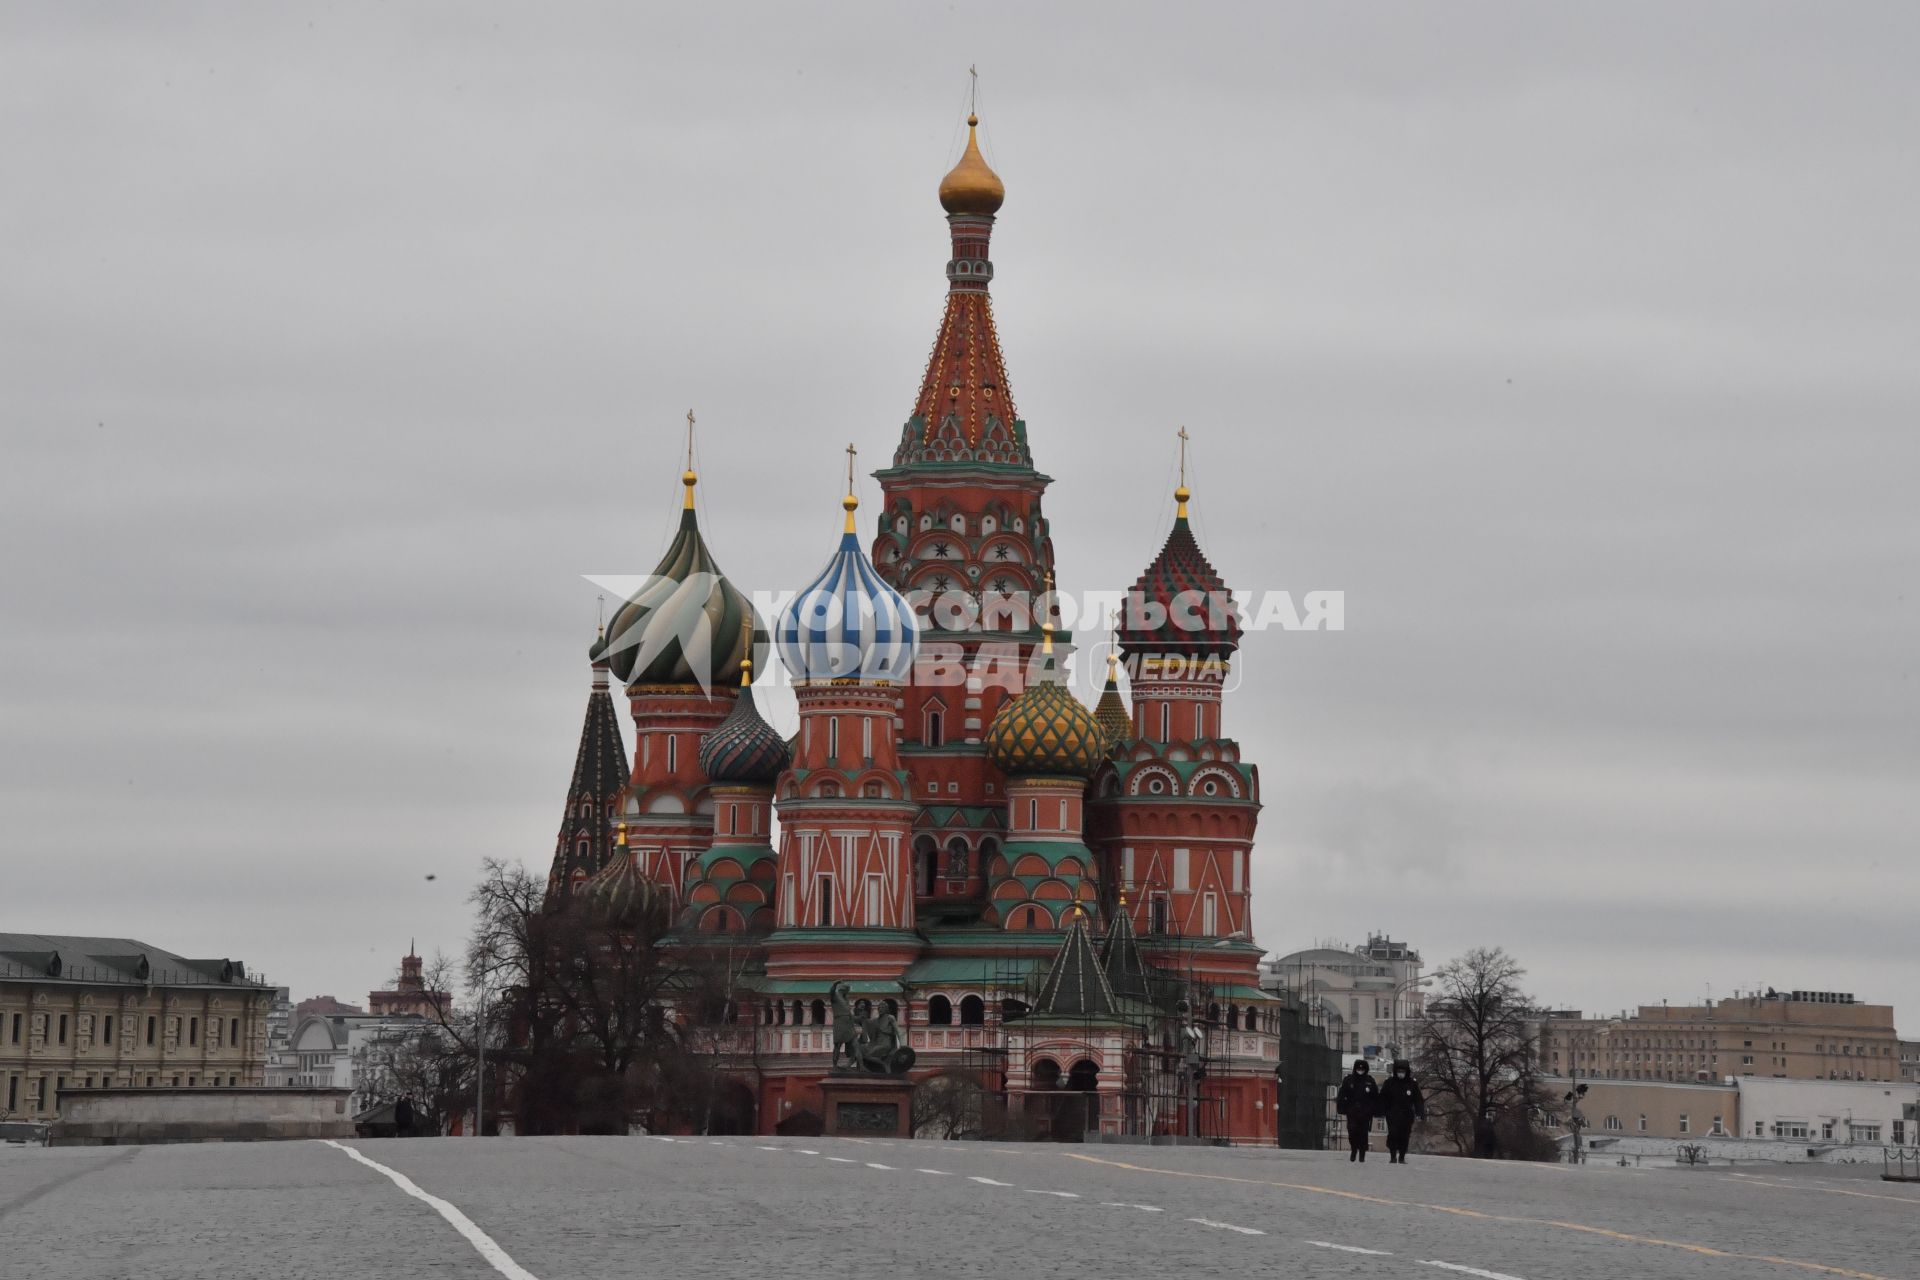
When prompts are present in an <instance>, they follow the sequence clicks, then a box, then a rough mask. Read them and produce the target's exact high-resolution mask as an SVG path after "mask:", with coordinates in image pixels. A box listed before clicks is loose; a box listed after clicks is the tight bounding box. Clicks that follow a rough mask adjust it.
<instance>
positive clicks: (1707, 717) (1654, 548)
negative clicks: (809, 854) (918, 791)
mask: <svg viewBox="0 0 1920 1280" xmlns="http://www.w3.org/2000/svg"><path fill="white" fill-rule="evenodd" d="M1916 47H1920V14H1917V13H1916V10H1915V9H1914V8H1913V7H1912V6H1910V5H1884V6H1881V5H1867V4H1861V5H1847V6H1819V5H1810V4H1809V5H1799V6H1773V5H1764V4H1752V3H1740V4H1725V5H1710V4H1692V5H1672V4H1666V3H1661V4H1649V5H1635V4H1623V3H1610V4H1606V5H1599V4H1593V5H1588V6H1585V7H1584V8H1582V9H1579V10H1577V11H1576V10H1575V9H1573V7H1571V6H1565V5H1554V6H1545V5H1532V4H1511V5H1447V6H1434V5H1418V6H1411V7H1408V8H1404V9H1395V8H1392V7H1387V6H1368V7H1366V8H1365V9H1364V11H1363V10H1360V9H1356V8H1354V7H1352V6H1314V7H1306V6H1293V5H1278V4H1261V5H1249V6H1245V7H1227V6H1211V7H1200V6H1177V7H1176V6H1172V5H1166V6H1159V7H1154V8H1148V7H1144V6H1128V7H1118V6H1113V5H1099V6H1088V7H1085V8H1070V7H1067V6H1065V5H1052V6H1031V5H1029V6H1007V7H1001V6H995V5H987V4H968V5H955V6H950V7H945V8H932V7H924V6H906V5H892V4H876V5H870V6H851V5H849V6H842V7H835V8H814V9H802V8H800V7H797V6H784V5H783V6H774V7H767V8H754V7H748V6H738V5H735V6H725V7H722V6H695V5H674V6H660V7H657V8H653V9H646V8H642V7H639V6H633V5H622V6H614V7H608V8H589V7H585V6H566V7H564V8H560V7H554V6H539V7H534V6H525V7H489V6H482V5H458V6H456V5H413V6H371V5H369V6H349V5H327V6H319V5H306V6H282V7H273V8H271V9H266V8H261V7H255V6H226V7H208V8H192V7H182V6H168V7H165V8H161V7H157V6H144V5H142V6H135V5H123V6H101V5H81V4H61V5H52V4H48V5H28V4H17V3H16V4H10V5H7V6H6V7H5V8H4V9H0V155H4V156H5V157H6V160H5V165H4V178H3V179H0V234H3V235H4V240H5V244H6V248H7V253H6V258H7V266H6V269H5V272H4V283H0V431H3V432H4V438H3V444H4V453H3V454H0V545H3V546H4V560H3V561H0V592H3V593H4V594H3V598H4V602H5V603H4V615H0V713H3V715H4V720H0V857H3V858H4V866H0V927H5V928H13V929H32V930H38V931H46V932H75V933H103V934H117V933H126V934H134V935H139V936H142V937H145V938H147V939H150V940H151V941H153V942H154V943H157V944H159V945H163V946H167V947H171V948H174V949H177V950H181V951H184V952H188V953H192V954H228V955H235V956H239V957H241V958H243V959H245V960H247V961H249V962H250V963H253V964H255V965H257V966H259V967H261V968H263V969H264V970H266V972H267V973H268V975H269V976H270V977H272V978H274V979H275V980H278V981H282V982H288V983H291V984H292V985H293V987H294V989H295V991H296V993H297V994H298V995H302V996H304V995H308V994H313V993H315V992H321V991H326V992H332V993H333V994H335V995H338V996H341V997H343V998H351V999H357V998H361V997H363V996H364V993H365V992H366V990H367V989H368V988H369V987H370V986H373V985H376V984H378V983H380V982H382V981H383V980H384V979H385V978H386V977H387V976H388V975H389V974H390V973H391V971H392V968H393V965H394V962H395V959H396V958H397V957H398V956H399V954H400V953H401V952H402V951H403V950H404V948H405V945H406V942H407V940H408V938H409V937H410V936H417V937H418V938H419V940H420V944H421V948H422V950H423V951H431V950H432V949H434V948H444V949H446V950H448V951H450V952H451V951H455V950H457V949H458V947H459V945H460V943H461V941H462V939H463V937H464V933H465V929H466V925H467V909H466V906H465V904H464V902H463V896H464V893H465V891H466V888H467V887H468V885H469V884H470V883H471V880H472V878H473V875H474V872H475V869H476V867H477V865H478V863H479V861H480V859H481V858H483V857H486V856H490V855H491V856H504V857H521V858H525V859H527V860H528V861H529V862H531V863H533V864H535V865H537V866H542V867H543V866H544V865H545V863H546V860H547V859H548V857H549V855H550V853H551V849H552V844H553V838H554V832H555V829H556V825H557V822H558V819H559V813H560V806H561V801H562V798H563V795H564V790H565V787H566V782H567V775H568V772H569V769H570V767H571V763H572V753H573V748H574V743H575V740H576V736H577V733H578V729H579V721H580V714H581V708H582V705H583V702H584V695H585V692H586V684H587V671H586V667H585V661H584V654H585V648H586V645H587V643H588V641H589V640H590V639H591V636H592V629H593V618H594V600H593V595H594V591H593V588H592V587H591V586H589V585H588V584H586V583H585V582H584V581H583V580H582V578H581V576H580V575H582V574H583V573H589V572H598V573H606V572H630V573H635V572H644V571H645V570H646V569H647V568H648V567H650V566H651V565H652V563H653V562H654V560H655V558H656V557H657V556H658V554H659V551H660V549H661V547H662V546H663V544H664V541H665V538H666V536H667V530H668V528H669V525H670V524H671V521H672V520H673V517H674V510H673V508H674V503H675V500H676V493H677V489H678V484H677V473H678V471H679V468H680V464H679V459H678V453H679V448H680V439H681V432H682V430H683V422H682V415H683V414H684V413H685V411H686V409H687V408H688V406H689V405H692V406H695V407H697V408H698V410H699V412H700V417H701V422H702V438H701V463H700V465H701V470H702V474H703V477H704V482H703V486H702V496H703V502H704V505H705V527H706V529H707V533H708V538H709V541H710V543H711V545H712V547H713V548H714V551H715V553H716V555H717V556H718V557H719V559H720V562H721V564H722V566H723V567H724V568H725V569H726V570H727V571H728V573H729V574H730V575H731V576H733V577H734V578H735V579H736V580H738V581H739V582H740V583H741V584H742V585H743V586H745V587H748V588H750V589H755V588H766V589H776V588H792V587H795V586H798V585H800V584H801V583H803V582H805V581H806V580H807V578H808V577H809V576H811V574H812V572H813V571H814V570H815V569H816V568H817V567H818V565H819V564H820V562H822V561H823V560H824V559H825V558H826V556H827V555H828V553H829V552H830V550H831V548H832V544H833V541H834V539H835V537H836V536H837V533H838V520H839V510H838V507H837V505H836V499H837V496H838V488H837V485H838V483H839V481H838V476H839V474H840V472H841V468H842V466H843V464H844V455H843V454H842V453H841V450H842V448H843V447H844V445H845V443H846V442H847V441H848V440H853V441H855V442H857V443H858V444H859V445H860V446H861V449H862V451H863V456H862V461H863V463H870V464H872V465H874V466H878V465H881V464H882V463H883V462H884V461H885V459H886V458H887V457H888V456H890V454H891V451H892V448H893V446H894V443H895V441H896V440H897V438H898V432H899V427H900V423H901V421H902V420H903V419H904V418H905V417H906V415H907V413H908V412H909V410H910V407H911V402H912V398H913V394H914V391H915V389H916V387H917V385H918V380H919V377H920V373H921V369H922V365H923V363H924V361H925V358H926V352H927V348H928V346H929V344H930V342H931V340H932V338H933V334H934V326H935V322H936V320H937V318H938V314H939V308H940V300H941V294H942V291H943V289H944V281H943V278H942V270H943V267H944V263H945V259H946V244H945V227H944V225H943V223H942V220H941V214H940V210H939V208H938V206H937V204H936V202H935V200H934V187H935V185H936V183H937V182H938V180H939V178H940V175H941V174H942V173H943V172H944V171H945V169H946V167H947V166H948V165H949V164H950V163H951V161H952V160H953V159H954V158H955V157H956V156H957V155H958V149H959V146H960V144H961V141H962V140H963V133H964V130H963V129H962V128H961V125H960V118H961V116H962V115H963V114H964V108H965V95H966V74H965V73H966V68H967V65H968V64H969V63H975V62H977V63H978V64H979V65H980V67H981V72H982V78H981V98H980V107H981V112H982V114H983V116H984V118H985V121H986V128H985V131H984V133H985V142H986V146H987V152H988V157H989V159H990V160H991V161H992V163H993V164H994V165H995V167H996V168H997V169H998V170H999V172H1000V173H1001V175H1002V176H1003V177H1004V178H1005V180H1006V183H1007V186H1008V192H1009V194H1008V198H1007V203H1006V207H1005V208H1004V209H1003V211H1002V214H1001V218H1000V225H999V228H998V231H997V233H996V236H995V245H994V248H995V253H994V257H995V260H996V266H997V268H998V275H997V278H996V281H995V286H994V292H995V294H996V298H997V311H998V315H999V319H1000V323H1001V331H1002V339H1003V342H1004V345H1005V348H1006V352H1007V359H1008V362H1009V368H1010V372H1011V376H1012V381H1013V386H1014V390H1015V391H1016V393H1017V396H1018V403H1019V406H1020V409H1021V412H1022V416H1023V417H1025V418H1026V420H1027V422H1028V424H1029V431H1030V434H1031V439H1032V441H1033V448H1034V453H1035V456H1036V459H1037V460H1038V463H1039V465H1040V466H1041V468H1042V469H1043V470H1045V471H1047V472H1049V473H1050V474H1052V475H1054V476H1055V477H1057V482H1056V484H1055V486H1054V488H1053V490H1052V491H1051V495H1050V497H1049V500H1048V501H1049V508H1050V514H1051V516H1052V518H1053V521H1054V530H1055V541H1056V547H1057V550H1058V554H1059V560H1060V565H1061V572H1062V581H1061V585H1062V588H1063V589H1064V590H1067V591H1078V590H1083V589H1087V588H1096V587H1100V588H1108V589H1117V588H1120V587H1123V586H1125V585H1126V584H1127V583H1128V582H1130V581H1131V580H1132V579H1133V577H1134V575H1135V574H1136V573H1138V571H1139V569H1140V568H1141V566H1142V565H1144V564H1145V562H1146V561H1147V560H1148V558H1150V557H1151V555H1152V554H1153V552H1154V551H1155V550H1156V549H1157V547H1158V543H1159V539H1160V537H1161V536H1162V534H1163V532H1164V529H1165V527H1166V523H1167V517H1168V514H1169V512H1168V507H1169V505H1170V503H1169V498H1168V493H1169V490H1170V489H1171V486H1172V479H1171V474H1170V471H1171V465H1172V459H1173V454H1172V439H1171V433H1172V431H1173V429H1174V427H1175V426H1176V425H1177V424H1179V423H1183V422H1184V423H1185V424H1187V426H1188V427H1189V428H1190V429H1191V431H1192V432H1193V434H1194V438H1195V450H1194V487H1195V490H1196V494H1197V497H1196V516H1197V517H1198V519H1199V520H1200V523H1201V531H1202V535H1203V541H1204V543H1205V545H1206V547H1207V549H1208V551H1209V552H1210V553H1211V555H1212V557H1213V559H1214V561H1215V563H1216V564H1217V565H1219V566H1220V568H1221V569H1222V571H1223V572H1224V573H1225V574H1226V576H1227V577H1228V579H1229V580H1230V581H1231V582H1233V583H1234V584H1235V585H1237V586H1241V587H1246V588H1285V589H1288V590H1291V591H1294V592H1302V591H1306V590H1312V589H1329V588H1330V589H1339V590H1344V591H1345V592H1346V593H1347V602H1348V603H1347V619H1348V627H1349V629H1348V630H1347V631H1346V632H1344V633H1340V634H1317V635H1315V634H1282V633H1279V632H1266V633H1262V634H1259V635H1256V636H1254V637H1252V639H1251V640H1250V641H1249V643H1248V645H1247V646H1246V649H1245V652H1244V657H1243V660H1242V662H1241V667H1242V670H1243V671H1244V675H1245V683H1244V685H1243V687H1242V690H1241V691H1240V692H1239V693H1238V694H1237V695H1236V696H1235V697H1234V699H1233V700H1232V702H1231V703H1230V704H1229V707H1228V711H1227V727H1228V730H1229V731H1230V732H1234V733H1236V734H1237V735H1238V736H1239V737H1240V738H1241V739H1242V741H1243V743H1244V745H1245V750H1246V753H1247V755H1248V757H1249V758H1251V759H1253V760H1255V761H1257V762H1258V763H1259V765H1260V767H1261V770H1262V779H1263V783H1264V787H1265V798H1266V801H1267V808H1266V810H1265V813H1264V814H1263V817H1262V822H1261V839H1260V843H1259V846H1258V849H1257V852H1256V868H1257V869H1256V873H1255V880H1254V883H1255V888H1256V893H1257V897H1256V923H1257V935H1258V940H1259V941H1260V942H1262V943H1263V944H1265V945H1267V946H1268V947H1270V948H1274V949H1277V950H1286V949H1291V948H1293V947H1295V946H1299V945H1304V944H1306V943H1308V942H1310V941H1312V940H1314V939H1316V938H1322V937H1329V936H1332V937H1340V938H1345V939H1349V940H1356V941H1357V940H1359V939H1360V938H1362V937H1363V936H1364V935H1365V933H1366V932H1367V931H1368V930H1369V929H1382V930H1390V931H1392V932H1393V933H1394V934H1395V935H1396V936H1398V937H1404V938H1406V939H1407V940H1408V941H1411V942H1413V943H1415V944H1416V945H1418V946H1419V947H1420V948H1421V949H1422V950H1423V951H1424V952H1425V954H1426V955H1427V957H1428V958H1429V960H1430V961H1435V962H1437V961H1439V960H1442V959H1445V958H1446V957H1448V956H1450V955H1452V954H1455V953H1457V952H1459V951H1460V950H1462V949H1464V948H1466V947H1468V946H1470V945H1474V944H1477V943H1501V944H1503V945H1505V946H1507V947H1508V948H1509V949H1510V950H1512V951H1514V952H1515V953H1517V954H1518V955H1519V956H1520V958H1521V959H1522V961H1523V962H1524V963H1525V964H1527V965H1528V966H1529V968H1530V969H1531V971H1532V975H1533V977H1532V981H1533V985H1534V988H1535V990H1536V991H1537V993H1538V994H1539V995H1541V996H1542V997H1543V998H1547V999H1551V1000H1553V1001H1555V1002H1559V1003H1565V1004H1571V1005H1578V1006H1582V1007H1585V1008H1588V1009H1596V1008H1599V1009H1616V1008H1619V1007H1620V1006H1623V1005H1629V1004H1632V1003H1635V1002H1640V1001H1647V1002H1657V1001H1659V1000H1660V999H1661V998H1662V997H1670V998H1673V999H1675V1000H1681V999H1687V998H1692V997H1697V996H1700V995H1702V994H1705V993H1707V992H1709V991H1711V992H1712V993H1713V994H1715V995H1724V994H1728V993H1730V992H1731V991H1732V989H1733V988H1735V987H1736V986H1752V985H1766V984H1772V985H1776V986H1780V987H1811V988H1823V989H1841V990H1850V991H1855V992H1858V993H1859V994H1860V995H1862V996H1863V997H1867V998H1871V999H1874V1000H1878V1001H1892V1002H1895V1003H1897V1004H1899V1005H1901V1006H1903V1008H1902V1017H1903V1018H1904V1020H1905V1022H1906V1024H1907V1030H1908V1031H1909V1032H1910V1033H1911V1032H1913V1031H1914V1030H1916V1024H1917V1023H1920V1018H1916V1016H1915V1014H1916V1011H1917V1010H1920V989H1917V987H1920V951H1916V950H1915V948H1914V947H1913V946H1912V937H1913V927H1914V921H1915V918H1916V911H1917V910H1920V868H1917V867H1916V858H1915V853H1916V834H1915V833H1916V831H1920V786H1917V785H1916V778H1920V679H1916V676H1915V667H1916V659H1915V654H1916V652H1920V581H1916V573H1915V570H1916V567H1917V562H1920V527H1917V521H1916V515H1915V508H1916V506H1917V505H1920V504H1917V503H1916V500H1915V492H1914V490H1915V479H1916V475H1917V474H1920V439H1917V437H1916V421H1917V420H1920V370H1917V369H1916V358H1915V352H1916V351H1920V318H1917V317H1916V297H1917V296H1920V243H1917V241H1920V233H1917V232H1916V227H1920V218H1916V216H1915V212H1914V211H1915V208H1916V196H1917V195H1920V174H1917V173H1916V160H1917V159H1920V156H1917V153H1916V145H1917V144H1916V138H1917V137H1920V134H1916V131H1915V121H1916V120H1920V80H1916V77H1915V76H1914V74H1913V62H1912V58H1913V51H1914V49H1915V48H1916ZM864 492H865V493H866V494H867V496H868V497H869V499H871V498H872V497H873V496H874V494H875V492H876V490H875V489H874V487H873V486H872V485H871V483H870V482H869V483H867V484H866V486H865V488H864ZM781 710H782V711H783V712H784V713H785V714H786V716H787V717H788V720H787V723H791V719H790V716H791V712H790V710H787V709H785V708H782V709H781ZM429 873H433V874H435V875H437V876H438V879H436V880H434V881H432V882H429V881H427V880H426V879H425V876H426V875H427V874H429Z"/></svg>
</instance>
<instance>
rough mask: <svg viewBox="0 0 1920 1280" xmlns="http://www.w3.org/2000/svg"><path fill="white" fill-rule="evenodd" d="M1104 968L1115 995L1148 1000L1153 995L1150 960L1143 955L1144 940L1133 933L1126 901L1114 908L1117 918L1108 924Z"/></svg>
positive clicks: (1102, 958) (1102, 955)
mask: <svg viewBox="0 0 1920 1280" xmlns="http://www.w3.org/2000/svg"><path fill="white" fill-rule="evenodd" d="M1100 969H1101V972H1103V973H1105V974H1106V975H1107V985H1108V986H1110V987H1112V988H1113V993H1114V994H1115V995H1117V996H1125V997H1127V998H1129V999H1133V1000H1145V999H1147V997H1148V995H1149V994H1150V993H1149V991H1148V987H1147V961H1146V957H1144V956H1142V955H1141V954H1140V939H1139V937H1138V936H1137V935H1136V934H1135V933H1134V931H1133V916H1132V914H1131V913H1130V912H1128V910H1127V904H1126V903H1125V902H1122V903H1121V904H1120V905H1119V906H1117V907H1115V908H1114V911H1113V918H1112V919H1111V920H1109V921H1108V922H1107V936H1106V937H1105V938H1103V939H1101V941H1100Z"/></svg>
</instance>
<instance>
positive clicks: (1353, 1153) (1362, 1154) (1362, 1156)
mask: <svg viewBox="0 0 1920 1280" xmlns="http://www.w3.org/2000/svg"><path fill="white" fill-rule="evenodd" d="M1379 1102H1380V1086H1379V1085H1378V1084H1375V1083H1374V1079H1373V1074H1372V1071H1371V1069H1370V1068H1369V1067H1368V1066H1367V1060H1366V1059H1365V1058H1355V1059H1354V1060H1353V1071H1352V1073H1351V1074H1350V1075H1348V1076H1347V1078H1346V1079H1345V1080H1342V1081H1341V1082H1340V1092H1339V1093H1338V1094H1336V1095H1335V1096H1334V1100H1333V1108H1334V1110H1335V1111H1338V1112H1339V1113H1340V1114H1341V1115H1343V1116H1345V1117H1346V1118H1347V1160H1348V1162H1349V1163H1351V1162H1353V1161H1355V1160H1359V1161H1365V1160H1366V1158H1367V1135H1368V1131H1369V1130H1371V1129H1372V1128H1373V1117H1374V1114H1375V1112H1376V1111H1378V1109H1379Z"/></svg>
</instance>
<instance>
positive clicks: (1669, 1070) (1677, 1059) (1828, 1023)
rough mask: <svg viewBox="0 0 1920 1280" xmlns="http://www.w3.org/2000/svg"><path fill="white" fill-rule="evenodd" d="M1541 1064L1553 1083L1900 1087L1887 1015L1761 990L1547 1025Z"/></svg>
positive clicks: (1813, 996) (1849, 1003)
mask: <svg viewBox="0 0 1920 1280" xmlns="http://www.w3.org/2000/svg"><path fill="white" fill-rule="evenodd" d="M1540 1056H1541V1062H1542V1064H1543V1065H1544V1066H1545V1067H1546V1069H1547V1070H1549V1071H1551V1072H1554V1073H1555V1074H1570V1073H1577V1074H1578V1075H1579V1076H1581V1077H1582V1078H1587V1079H1600V1080H1661V1081H1668V1082H1695V1083H1698V1082H1703V1081H1707V1082H1712V1081H1724V1080H1727V1079H1729V1078H1734V1077H1750V1078H1763V1079H1783V1080H1859V1081H1866V1082H1875V1081H1890V1080H1898V1079H1900V1078H1901V1061H1900V1040H1899V1037H1898V1036H1897V1035H1896V1034H1895V1032H1894V1025H1893V1007H1892V1006H1891V1005H1884V1004H1863V1003H1861V1002H1859V1001H1858V1000H1856V999H1855V998H1854V996H1853V995H1852V993H1850V992H1835V991H1789V992H1779V991H1773V990H1768V991H1767V992H1765V993H1764V994H1758V995H1741V996H1736V997H1734V998H1733V999H1731V1000H1721V1001H1709V1002H1707V1003H1705V1004H1699V1005H1671V1006H1669V1005H1641V1006H1640V1009H1639V1011H1638V1012H1637V1013H1634V1014H1624V1013H1623V1014H1620V1015H1619V1016H1617V1017H1612V1018H1585V1017H1580V1016H1579V1015H1578V1014H1573V1013H1564V1012H1563V1013H1555V1014H1549V1015H1547V1016H1546V1017H1545V1018H1544V1019H1543V1020H1542V1023H1541V1027H1540Z"/></svg>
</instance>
